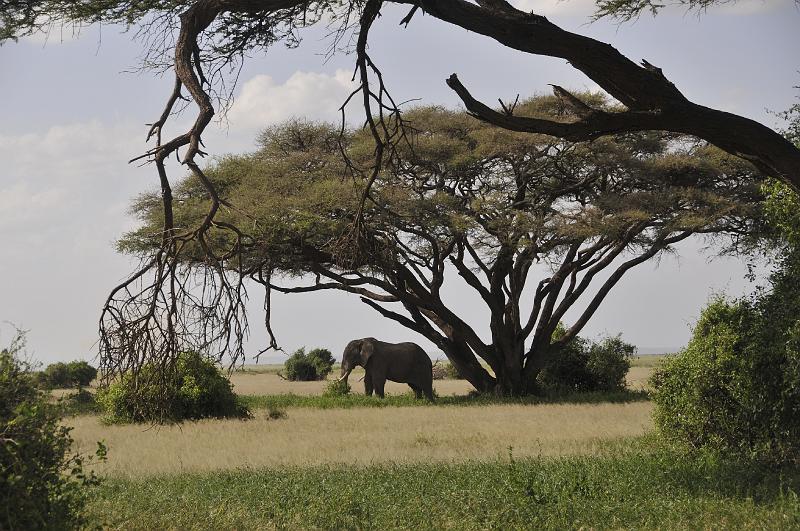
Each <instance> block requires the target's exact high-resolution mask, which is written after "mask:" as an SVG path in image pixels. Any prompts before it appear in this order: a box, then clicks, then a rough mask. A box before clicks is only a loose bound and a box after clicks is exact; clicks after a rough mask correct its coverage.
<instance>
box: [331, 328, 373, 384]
mask: <svg viewBox="0 0 800 531" xmlns="http://www.w3.org/2000/svg"><path fill="white" fill-rule="evenodd" d="M373 352H375V345H374V343H373V342H372V340H371V339H370V338H366V339H354V340H353V341H351V342H350V343H348V344H347V346H346V347H344V353H343V354H342V372H341V377H340V378H339V380H340V381H341V380H346V379H347V377H348V376H350V373H351V372H352V371H353V369H354V368H356V366H359V365H360V366H361V367H364V368H366V367H367V362H368V361H369V358H370V356H372V354H373Z"/></svg>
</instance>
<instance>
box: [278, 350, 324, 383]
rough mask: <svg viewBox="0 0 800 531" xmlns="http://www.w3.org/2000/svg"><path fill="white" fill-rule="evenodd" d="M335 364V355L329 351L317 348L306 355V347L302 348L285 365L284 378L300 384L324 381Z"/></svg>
mask: <svg viewBox="0 0 800 531" xmlns="http://www.w3.org/2000/svg"><path fill="white" fill-rule="evenodd" d="M335 362H336V360H335V359H334V358H333V354H331V352H330V351H329V350H328V349H324V348H315V349H314V350H312V351H311V352H309V353H306V349H305V347H302V348H299V349H297V350H295V351H294V353H293V354H292V355H291V356H289V359H287V360H286V363H284V365H283V368H284V373H285V374H284V377H285V378H286V379H287V380H291V381H299V382H312V381H315V380H324V379H325V378H326V377H327V376H328V374H329V373H330V372H331V369H333V364H334V363H335Z"/></svg>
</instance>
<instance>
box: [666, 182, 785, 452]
mask: <svg viewBox="0 0 800 531" xmlns="http://www.w3.org/2000/svg"><path fill="white" fill-rule="evenodd" d="M764 188H765V190H766V191H767V194H766V196H767V197H766V201H765V204H766V207H765V211H766V214H767V222H768V224H769V225H770V227H771V228H772V229H773V230H774V233H773V238H775V241H777V242H778V248H779V251H778V252H779V257H778V260H777V264H776V266H775V269H774V270H773V272H772V274H771V275H770V277H769V284H770V285H769V289H760V290H758V291H757V292H756V293H755V294H753V295H752V296H751V297H749V298H744V299H739V300H733V301H728V300H725V299H722V298H718V299H716V300H714V301H712V302H711V303H710V304H709V305H708V306H707V307H706V308H705V309H704V310H703V312H702V314H701V316H700V319H699V320H698V322H697V324H696V326H695V329H694V332H693V335H692V339H691V341H690V342H689V345H688V346H687V348H686V349H685V350H684V351H683V352H682V353H681V354H680V355H679V356H677V357H675V358H672V359H670V360H669V361H668V362H667V363H665V364H664V365H663V366H662V367H661V369H659V370H658V371H656V373H655V374H654V375H653V377H652V385H653V387H654V389H655V392H654V401H655V404H656V409H655V419H656V425H657V426H658V428H659V430H660V431H661V433H663V434H664V435H665V436H666V437H668V438H670V439H674V440H677V441H680V442H682V443H685V444H688V445H690V446H692V447H695V448H709V449H712V450H714V451H718V452H721V453H723V454H725V455H732V456H736V457H739V458H745V459H752V460H758V461H764V462H767V463H772V464H784V463H787V462H794V463H797V462H800V217H798V214H797V212H798V207H800V198H798V196H797V194H796V193H795V192H793V191H792V190H791V189H789V188H788V187H787V186H785V185H783V184H779V183H776V182H771V183H767V184H766V185H765V187H764Z"/></svg>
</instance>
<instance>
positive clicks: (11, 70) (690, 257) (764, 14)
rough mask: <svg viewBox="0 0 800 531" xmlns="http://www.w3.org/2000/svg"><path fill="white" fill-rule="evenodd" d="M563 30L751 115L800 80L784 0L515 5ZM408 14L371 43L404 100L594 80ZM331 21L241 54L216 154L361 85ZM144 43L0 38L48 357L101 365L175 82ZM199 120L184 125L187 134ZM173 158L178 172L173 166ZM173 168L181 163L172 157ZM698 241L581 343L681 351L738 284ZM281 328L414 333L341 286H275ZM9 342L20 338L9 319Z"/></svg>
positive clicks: (462, 298)
mask: <svg viewBox="0 0 800 531" xmlns="http://www.w3.org/2000/svg"><path fill="white" fill-rule="evenodd" d="M517 5H519V6H520V7H521V8H524V9H530V10H535V11H536V12H537V13H541V14H544V15H546V16H548V17H549V18H551V20H553V21H555V22H556V23H559V24H561V25H562V26H563V27H565V28H566V29H570V30H573V31H576V32H579V33H583V34H587V35H590V36H593V37H595V38H598V39H601V40H604V41H606V42H610V43H612V44H613V45H614V46H616V47H617V48H618V49H619V50H620V51H621V52H623V53H624V54H626V55H628V56H629V57H630V58H631V59H634V60H639V59H647V60H648V61H649V62H651V63H653V64H655V65H657V66H659V67H661V68H662V69H663V70H664V72H665V74H666V75H667V76H668V77H669V78H670V79H671V80H672V81H673V82H674V83H675V84H676V85H677V86H678V87H679V88H680V89H681V90H682V91H683V92H684V94H686V95H687V96H688V97H689V98H690V99H692V100H694V101H696V102H698V103H702V104H705V105H709V106H712V107H716V108H720V109H724V110H727V111H730V112H734V113H738V114H742V115H745V116H748V117H751V118H754V119H757V120H759V121H761V122H763V123H766V124H768V125H770V126H773V127H774V126H777V125H779V122H778V121H777V119H776V118H775V117H774V116H772V115H771V114H770V113H769V111H770V110H773V111H780V110H783V109H786V108H788V107H789V106H790V105H791V104H792V103H793V102H794V101H795V98H796V97H797V95H798V91H797V90H796V89H795V88H793V87H794V86H796V85H800V73H798V70H800V60H798V57H799V56H798V53H797V52H798V51H800V32H797V29H796V28H797V27H800V12H799V11H798V9H797V7H796V5H795V3H794V2H793V1H791V0H776V1H773V2H768V1H764V2H761V1H758V0H754V1H751V0H746V1H744V2H739V3H736V4H728V5H725V6H723V7H720V8H714V9H712V10H709V11H708V12H707V13H706V14H704V15H701V16H698V15H697V14H696V13H685V12H684V11H681V10H678V9H670V10H668V11H666V12H665V13H664V14H663V15H661V16H659V17H658V18H656V19H652V18H651V17H649V16H647V17H643V18H642V19H640V20H639V21H638V22H636V23H632V24H631V23H629V24H623V25H617V24H615V23H611V22H606V21H602V22H598V23H594V24H589V23H588V16H589V14H590V13H591V3H588V2H586V1H584V0H578V1H572V2H570V1H565V2H557V1H553V0H543V1H534V0H522V1H521V2H517ZM404 14H405V10H400V9H394V8H392V9H387V10H385V11H384V16H383V17H382V18H381V19H380V20H379V22H378V26H377V27H376V28H375V31H373V34H372V41H371V54H372V56H373V58H374V59H375V60H376V61H377V62H378V64H379V65H380V66H381V68H382V69H383V71H384V73H385V76H386V78H387V83H388V84H389V86H390V88H391V90H392V92H393V94H394V96H395V97H396V98H397V99H399V100H407V99H413V98H419V99H420V100H421V103H424V104H445V105H457V104H458V101H457V98H456V97H455V95H454V94H453V93H452V92H451V91H450V90H449V89H448V88H447V87H446V85H445V84H444V79H445V78H446V77H447V76H448V75H449V74H451V73H453V72H456V73H458V75H459V78H460V79H461V80H462V82H463V83H464V84H465V85H466V86H467V87H468V88H469V89H470V90H471V91H472V92H473V94H475V95H476V96H477V97H479V98H480V99H482V100H484V101H487V102H493V101H496V99H497V98H498V97H501V98H503V99H504V100H506V99H513V98H514V96H515V95H516V94H518V93H519V94H522V95H523V96H526V95H531V94H534V93H541V92H546V91H547V90H548V89H549V87H548V84H550V83H553V84H559V85H562V86H564V87H567V88H571V89H575V90H587V89H588V90H592V89H595V88H596V86H595V85H594V84H593V83H592V82H591V81H590V80H589V79H587V78H586V77H584V76H583V75H582V74H580V73H579V72H577V71H576V70H574V69H572V68H571V67H570V66H569V65H568V64H566V62H564V61H562V60H556V59H549V58H541V57H535V56H530V55H526V54H522V53H518V52H514V51H511V50H507V49H504V48H502V47H501V46H500V45H498V44H497V43H495V42H494V41H491V40H490V39H487V38H484V37H481V36H477V35H474V34H470V33H468V32H466V31H464V30H461V29H459V28H454V27H451V26H447V25H445V24H444V23H441V22H439V21H436V20H434V19H433V18H431V17H423V16H419V15H417V16H416V17H415V18H414V20H413V22H412V23H411V25H410V26H409V28H408V29H403V28H401V27H399V26H398V22H399V20H400V18H402V16H403V15H404ZM324 35H325V31H324V30H323V29H322V28H312V29H310V30H308V31H306V32H305V33H304V38H305V39H304V42H303V43H302V45H301V46H300V47H299V48H298V49H293V50H288V49H286V48H283V47H280V46H279V47H275V48H274V49H271V50H269V51H268V53H266V54H263V55H257V56H254V57H252V58H251V59H249V60H248V61H247V63H246V64H245V67H244V69H243V71H242V73H241V76H240V79H239V84H238V85H237V87H236V90H235V92H234V95H235V100H234V104H233V106H232V108H231V111H230V112H229V113H228V117H227V122H226V123H223V124H215V125H214V127H213V129H212V130H211V131H210V132H209V134H208V135H207V136H206V139H205V140H206V145H207V146H208V149H209V150H210V152H211V153H212V154H213V155H222V154H225V153H230V152H244V151H247V150H249V149H251V148H252V146H253V139H254V138H255V136H256V134H257V132H258V131H259V130H260V129H261V128H263V127H265V126H267V125H269V124H270V123H276V122H278V121H281V120H284V119H287V118H290V117H292V116H308V117H310V118H314V119H335V118H336V116H337V111H336V109H337V108H338V106H339V104H340V103H341V101H342V100H343V99H344V97H345V96H346V94H347V93H348V91H349V88H350V82H349V73H350V72H351V70H352V64H353V58H352V57H350V56H347V55H344V54H340V55H336V56H334V57H333V58H332V59H330V60H328V61H325V60H324V57H323V56H322V54H323V53H324V52H325V50H326V48H327V41H326V40H325V38H324ZM141 46H142V45H141V43H139V42H136V41H134V40H133V35H132V34H131V33H122V32H121V31H120V29H119V28H115V27H103V28H99V27H88V28H83V29H82V30H81V32H80V35H79V36H78V37H74V36H73V35H72V31H71V30H65V31H63V32H62V31H59V30H55V31H53V32H52V33H51V34H50V35H49V37H48V38H47V39H46V40H45V39H44V38H42V37H35V38H30V39H24V40H22V41H20V42H19V43H16V44H15V43H8V44H6V45H4V46H2V47H0V94H2V98H0V160H2V161H3V164H2V167H0V242H2V243H1V244H0V320H5V321H11V322H13V323H15V324H17V325H19V326H22V327H23V328H26V329H30V333H29V347H30V351H31V353H32V354H33V355H34V356H35V357H36V358H38V359H40V360H43V361H46V362H51V361H54V360H59V359H60V360H66V359H74V358H86V359H91V358H92V357H93V356H94V355H95V353H96V351H95V349H94V347H93V345H94V343H95V341H96V335H97V334H96V330H97V318H98V316H99V308H100V307H101V305H102V303H103V300H104V297H105V295H106V294H107V292H108V290H109V289H110V287H111V286H113V285H114V284H116V283H117V282H119V281H120V280H121V279H122V278H124V277H125V275H126V274H127V273H128V272H130V271H131V268H132V264H131V263H130V262H129V260H128V258H126V257H123V256H119V255H117V254H116V253H115V252H114V249H113V241H114V240H115V238H117V237H118V236H119V235H120V234H121V233H122V232H123V231H124V230H126V229H128V228H130V227H132V226H133V223H134V220H132V219H131V218H130V217H129V216H128V215H127V205H128V204H129V202H130V199H131V198H132V197H135V196H136V195H137V194H138V193H141V192H142V191H145V190H150V189H153V188H154V186H155V185H156V182H157V179H156V176H155V174H154V171H153V169H152V168H150V167H143V168H142V167H136V166H132V165H129V164H127V160H128V159H130V158H132V157H133V156H136V155H139V154H140V153H142V152H143V151H144V150H145V148H146V146H145V144H144V138H145V134H146V130H147V128H146V127H145V125H144V124H145V123H147V122H151V121H153V120H154V119H155V117H156V116H157V115H158V114H159V113H160V111H161V109H162V107H163V104H164V102H165V99H166V97H167V96H168V93H169V90H170V87H171V77H170V76H167V77H158V76H155V75H154V74H153V73H150V72H144V73H126V72H130V71H132V70H135V69H136V67H137V65H138V57H139V56H140V53H141ZM187 119H188V115H187V116H184V117H182V118H179V119H177V120H176V121H175V122H174V128H173V129H172V131H173V132H176V131H179V130H180V126H181V125H183V124H185V123H186V120H187ZM174 166H175V165H174ZM172 171H173V175H178V174H180V172H181V170H180V169H179V168H177V167H173V169H172ZM701 247H702V243H701V242H690V243H688V244H685V245H683V246H682V247H681V248H679V252H678V253H677V254H675V255H671V256H666V257H664V258H662V260H661V261H660V262H659V263H652V264H647V265H644V266H641V267H640V268H638V270H636V271H634V272H632V273H630V274H629V275H628V276H626V277H625V279H623V281H622V282H621V283H620V285H619V287H618V288H616V290H615V292H613V293H612V295H610V296H609V298H608V299H607V301H606V302H605V303H604V306H602V307H601V309H600V311H599V312H598V314H597V315H596V317H595V318H594V320H593V321H592V322H591V323H590V325H589V326H588V327H587V328H586V330H585V335H586V336H588V337H596V336H598V335H599V334H604V333H610V334H616V333H618V332H622V333H623V336H624V338H625V339H627V340H628V341H630V342H633V343H635V344H637V345H639V346H642V347H678V346H681V345H683V344H684V343H685V341H686V340H687V338H688V334H689V331H690V325H691V324H692V322H693V321H694V319H695V318H696V316H697V315H698V313H699V311H700V308H701V307H702V305H703V304H704V303H705V302H706V301H707V300H708V298H709V297H710V296H711V295H712V294H713V293H718V292H721V291H725V292H728V293H730V294H734V295H736V294H740V293H743V292H747V291H750V289H751V288H752V286H751V285H749V284H748V283H747V282H746V281H744V280H743V278H742V277H743V274H744V272H745V268H744V264H743V262H742V261H741V260H738V259H731V258H717V257H714V255H713V253H703V252H700V248H701ZM449 297H451V300H452V301H453V302H454V303H455V304H457V305H458V306H459V307H461V308H464V309H465V310H464V311H465V312H466V314H467V315H468V317H470V318H472V319H473V320H474V321H475V322H480V319H481V315H482V314H481V312H480V308H479V305H477V304H472V299H471V295H469V294H468V293H466V292H464V291H463V290H459V289H453V290H451V291H450V292H449ZM258 299H259V294H258V293H257V292H255V291H254V301H253V304H252V305H251V306H252V307H253V315H252V322H253V325H254V326H253V331H252V336H253V337H252V339H251V342H250V345H251V350H252V351H255V350H257V347H258V346H260V345H262V344H263V340H264V334H263V330H262V328H261V327H260V326H259V322H260V315H259V313H258V311H257V308H258V306H259V304H260V301H259V300H258ZM274 327H275V330H276V332H277V333H278V336H279V340H280V342H281V344H282V345H283V346H284V347H285V348H287V349H288V350H292V349H294V348H297V347H299V346H302V345H308V346H326V347H328V348H331V350H333V351H334V352H335V353H337V354H338V353H339V352H340V351H341V348H342V347H343V346H344V344H345V343H346V342H347V341H348V340H349V339H351V338H354V337H362V336H368V335H372V336H376V337H379V338H382V339H385V340H419V342H420V343H421V344H423V345H425V346H426V347H427V346H428V345H427V344H426V343H425V341H423V340H421V339H420V338H418V337H417V336H416V335H415V334H413V333H411V332H409V331H406V330H404V329H403V328H401V327H399V326H396V325H394V324H393V323H390V322H387V321H384V320H382V319H380V318H379V317H378V316H377V315H375V314H373V313H372V311H371V310H369V309H368V308H366V307H365V306H364V305H363V304H361V303H359V302H358V301H357V299H354V298H350V297H348V296H346V295H343V294H338V293H317V294H311V295H297V296H291V297H276V300H275V316H274ZM0 333H2V336H0V345H1V344H4V343H6V342H7V341H8V339H10V330H9V328H8V327H2V328H0Z"/></svg>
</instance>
